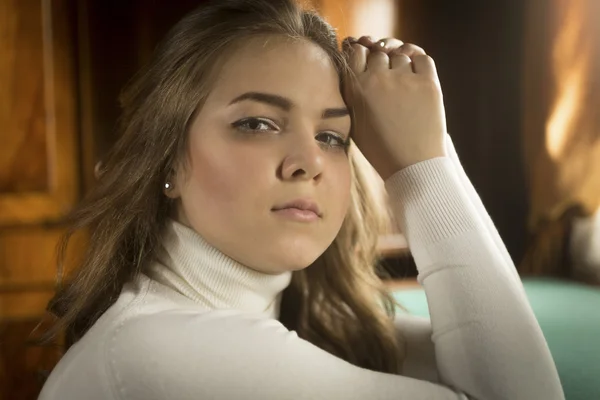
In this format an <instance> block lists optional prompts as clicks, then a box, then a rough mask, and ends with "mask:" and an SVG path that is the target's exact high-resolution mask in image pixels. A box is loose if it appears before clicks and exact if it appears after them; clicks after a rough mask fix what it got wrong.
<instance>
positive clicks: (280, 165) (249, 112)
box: [40, 0, 563, 400]
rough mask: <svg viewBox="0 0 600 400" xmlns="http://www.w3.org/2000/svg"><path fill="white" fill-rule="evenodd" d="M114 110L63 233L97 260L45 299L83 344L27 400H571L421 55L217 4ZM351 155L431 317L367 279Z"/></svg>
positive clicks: (291, 15) (315, 24)
mask: <svg viewBox="0 0 600 400" xmlns="http://www.w3.org/2000/svg"><path fill="white" fill-rule="evenodd" d="M122 105H123V117H122V137H121V139H120V141H119V142H118V143H117V144H116V146H115V148H114V149H113V151H112V153H111V154H110V157H109V158H108V160H107V162H106V164H105V166H104V167H103V171H102V174H101V177H100V180H99V183H98V187H97V188H96V189H95V190H94V192H93V193H92V194H91V196H90V197H89V199H88V200H87V202H86V203H85V204H84V205H82V207H81V208H80V209H79V210H78V211H77V212H76V213H75V215H74V219H73V226H74V229H75V230H76V229H81V228H89V229H90V230H91V232H92V237H91V245H90V249H89V252H88V254H87V257H86V259H85V261H84V262H83V265H82V266H81V268H80V269H79V271H78V273H77V275H76V276H75V277H74V278H73V280H72V281H71V285H70V286H68V287H66V288H65V289H64V290H63V291H62V292H61V293H59V295H58V296H57V298H56V299H55V300H54V301H53V302H52V304H51V309H53V310H54V311H55V312H56V313H57V314H58V315H59V316H60V317H61V320H60V324H59V325H57V329H59V328H60V327H65V328H66V329H67V332H68V334H69V336H70V337H71V338H73V341H74V342H75V343H74V344H73V345H72V346H71V347H70V349H69V350H68V352H67V353H66V354H65V356H64V357H63V359H62V360H61V361H60V363H59V364H58V366H57V367H56V368H55V370H54V371H53V373H52V374H51V376H50V378H49V379H48V381H47V382H46V385H45V387H44V389H43V391H42V394H41V397H40V398H41V399H44V400H45V399H79V398H85V399H144V400H149V399H204V398H210V399H242V398H243V399H412V400H414V399H466V398H473V399H508V398H510V399H527V400H531V399H544V400H551V399H562V398H563V394H562V390H561V387H560V383H559V380H558V376H557V373H556V370H555V367H554V364H553V361H552V358H551V356H550V353H549V351H548V348H547V346H546V343H545V340H544V338H543V336H542V333H541V331H540V329H539V327H538V325H537V323H536V320H535V318H534V316H533V314H532V312H531V309H530V307H529V305H528V303H527V300H526V297H525V295H524V292H523V289H522V287H521V285H520V282H519V278H518V275H517V274H516V272H515V269H514V266H513V264H512V263H511V261H510V258H509V257H508V255H507V253H506V250H505V248H504V247H503V245H502V243H501V241H500V239H499V237H498V234H497V232H496V230H495V229H494V227H493V225H492V223H491V221H490V219H489V217H488V216H487V214H486V213H485V211H484V209H483V207H482V205H481V203H480V201H479V199H478V197H477V195H476V193H475V191H474V190H473V187H472V186H471V184H470V183H469V181H468V180H467V178H466V176H465V174H464V172H463V170H462V168H461V167H460V164H459V163H458V160H457V158H456V155H455V153H454V150H453V148H452V146H451V143H450V141H449V140H448V139H447V137H446V135H445V130H446V128H445V116H444V110H443V104H442V96H441V90H440V87H439V83H438V79H437V75H436V71H435V67H434V64H433V61H432V60H431V59H430V58H429V57H428V56H427V55H425V53H424V52H423V50H422V49H420V48H419V47H417V46H414V45H403V44H402V43H401V42H400V41H398V40H394V39H389V40H384V41H381V42H378V43H373V42H372V41H370V40H369V39H368V38H361V39H360V41H358V42H357V41H354V40H348V41H347V42H346V46H345V50H344V52H340V51H339V50H338V47H337V41H336V37H335V34H334V31H333V30H332V29H331V27H329V26H328V25H327V24H326V23H325V22H323V21H322V20H321V19H320V18H319V17H318V16H317V15H315V14H313V13H310V12H306V11H303V10H301V9H299V8H298V7H297V6H296V5H295V3H294V1H293V0H278V1H271V0H251V1H250V0H246V1H240V0H238V1H219V2H216V1H215V2H213V3H212V4H209V5H207V6H203V7H201V8H199V9H198V10H197V11H195V12H192V13H191V14H190V15H188V16H187V17H185V18H184V19H183V20H182V21H180V22H179V23H178V24H177V25H176V26H175V27H174V28H173V29H172V31H171V32H170V33H169V34H168V35H167V38H166V39H165V40H164V42H163V43H162V44H161V45H160V46H159V48H158V49H157V51H156V54H155V56H154V59H153V61H152V62H151V64H150V65H149V66H148V68H147V69H146V70H145V72H144V73H143V74H141V75H139V76H138V77H137V79H136V80H134V82H133V83H132V84H131V86H130V87H129V88H128V89H127V90H126V91H125V92H124V94H123V97H122ZM350 115H352V116H353V121H352V123H351V118H350ZM351 128H352V139H353V142H354V143H351V141H350V132H351ZM355 145H356V146H358V148H359V149H360V150H361V151H362V152H363V153H364V155H365V156H366V157H367V159H368V160H369V161H370V162H371V164H372V165H373V166H374V167H375V168H376V170H377V172H378V173H379V174H380V175H381V176H382V177H383V178H384V179H385V180H386V188H387V191H388V193H389V196H390V201H391V203H392V205H393V208H394V213H395V216H396V218H397V220H398V221H399V223H400V225H401V228H402V230H403V232H405V233H406V235H407V238H408V240H409V243H410V246H411V250H412V252H413V254H414V257H415V260H416V262H417V265H418V268H419V272H420V275H419V279H420V282H421V283H422V284H423V286H424V287H425V290H426V292H427V296H428V300H429V307H430V310H431V315H432V318H431V322H429V320H424V319H417V318H414V317H410V316H394V303H393V301H392V298H391V297H390V295H389V294H387V293H386V292H385V290H384V289H383V287H382V285H381V282H380V281H379V280H378V279H377V277H376V275H375V273H374V265H375V258H376V257H375V256H376V254H375V244H376V239H377V234H378V230H379V227H380V219H379V218H378V217H377V215H378V214H379V213H378V211H377V210H375V209H374V208H373V202H372V193H370V192H369V190H368V187H367V186H366V183H365V181H364V178H363V176H362V174H361V172H362V171H361V170H360V168H357V165H356V163H355V157H356V153H355V152H356V150H355V147H354V146H355Z"/></svg>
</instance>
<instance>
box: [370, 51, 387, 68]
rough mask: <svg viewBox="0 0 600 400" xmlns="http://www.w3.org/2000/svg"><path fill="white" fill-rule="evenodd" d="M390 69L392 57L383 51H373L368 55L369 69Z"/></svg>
mask: <svg viewBox="0 0 600 400" xmlns="http://www.w3.org/2000/svg"><path fill="white" fill-rule="evenodd" d="M382 69H390V58H389V57H388V55H387V54H385V53H384V52H383V51H371V52H370V53H369V56H368V57H367V70H369V71H378V70H382Z"/></svg>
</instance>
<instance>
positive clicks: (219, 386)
mask: <svg viewBox="0 0 600 400" xmlns="http://www.w3.org/2000/svg"><path fill="white" fill-rule="evenodd" d="M107 339H108V340H107V342H106V349H105V350H106V353H107V354H106V356H107V357H106V360H107V362H108V363H109V365H108V369H109V371H110V373H111V376H112V378H113V382H114V384H115V386H116V387H117V389H118V391H119V392H120V393H121V394H122V395H123V397H124V398H144V399H155V398H156V399H162V398H173V396H174V394H175V393H177V395H176V397H177V398H180V399H187V398H190V399H192V398H198V397H200V398H202V397H203V396H209V397H210V396H214V395H215V394H224V392H223V390H225V388H226V387H228V386H230V385H231V383H232V382H233V381H235V382H236V385H237V386H238V387H244V386H250V387H252V386H253V385H255V384H256V380H257V378H259V377H260V375H258V374H256V373H255V372H256V371H257V370H260V369H262V370H263V371H266V370H277V369H280V368H283V367H284V365H281V364H280V363H281V361H282V360H283V359H284V357H283V353H284V352H289V351H293V350H294V349H297V350H298V351H301V350H300V349H302V348H303V347H305V346H304V344H305V345H306V346H309V347H310V346H312V345H310V344H309V343H307V342H304V341H302V340H301V339H299V338H298V337H297V335H296V333H295V332H290V331H289V330H287V329H286V328H285V327H284V326H283V325H282V324H281V323H280V322H278V321H276V320H271V319H266V318H264V317H261V316H253V315H247V314H243V313H240V312H237V311H198V310H172V311H166V312H161V313H156V314H152V315H144V316H138V317H135V318H132V319H130V320H128V321H125V322H124V323H122V324H121V325H120V326H118V327H117V328H116V329H115V331H114V332H113V334H112V335H111V337H109V338H107ZM290 344H291V345H290ZM263 379H264V377H263ZM231 389H232V388H228V389H227V390H231ZM229 394H231V393H229Z"/></svg>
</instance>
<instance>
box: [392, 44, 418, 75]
mask: <svg viewBox="0 0 600 400" xmlns="http://www.w3.org/2000/svg"><path fill="white" fill-rule="evenodd" d="M411 64H412V62H411V59H410V57H409V56H407V55H406V54H404V53H402V52H401V51H398V50H395V51H393V52H392V53H391V54H390V68H392V69H394V70H398V71H402V72H404V73H408V72H411V73H412V72H413V67H412V65H411Z"/></svg>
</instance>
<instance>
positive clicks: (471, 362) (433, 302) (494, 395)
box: [386, 157, 564, 400]
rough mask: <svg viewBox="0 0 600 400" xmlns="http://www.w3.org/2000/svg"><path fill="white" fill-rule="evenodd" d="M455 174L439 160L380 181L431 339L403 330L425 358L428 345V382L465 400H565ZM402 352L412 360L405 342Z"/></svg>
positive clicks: (475, 205)
mask: <svg viewBox="0 0 600 400" xmlns="http://www.w3.org/2000/svg"><path fill="white" fill-rule="evenodd" d="M461 171H462V168H460V170H458V171H457V169H456V166H455V165H454V164H453V161H452V159H450V158H448V157H444V158H437V159H433V160H428V161H425V162H421V163H418V164H415V165H412V166H410V167H408V168H406V169H404V170H402V171H399V172H397V173H396V174H394V175H393V176H392V177H390V178H389V179H388V180H387V181H386V189H387V191H388V193H389V195H390V200H391V204H392V207H393V209H394V214H395V216H396V219H397V220H398V222H399V224H400V228H401V230H402V232H404V234H405V235H406V237H407V240H408V243H409V246H410V249H411V252H412V254H413V256H414V259H415V262H416V265H417V269H418V271H419V276H418V280H419V282H420V283H421V284H422V285H423V287H424V289H425V293H426V296H427V301H428V305H429V312H430V316H431V329H430V330H428V329H427V324H426V322H425V323H421V324H420V328H419V327H418V326H419V325H415V323H414V321H412V322H410V323H408V324H404V326H409V327H410V329H409V334H410V335H412V336H413V339H412V341H413V342H415V341H421V342H423V343H421V347H422V348H423V349H427V343H426V341H425V339H424V338H423V336H424V335H427V336H429V335H430V340H431V342H433V350H434V351H433V352H431V353H432V354H433V355H432V358H435V364H436V365H437V368H436V371H435V375H436V376H432V377H431V378H432V380H433V379H436V380H437V379H439V381H440V382H442V383H444V384H445V385H448V386H452V387H454V388H456V389H458V390H460V391H462V392H464V393H466V394H468V395H469V397H471V398H475V399H486V400H493V399H511V400H518V399H523V400H526V399H548V400H550V399H552V400H553V399H563V398H564V395H563V392H562V388H561V385H560V381H559V378H558V373H557V371H556V367H555V365H554V362H553V360H552V357H551V355H550V352H549V349H548V347H547V344H546V341H545V339H544V336H543V334H542V332H541V329H540V328H539V325H538V324H537V321H536V319H535V316H534V315H533V312H532V310H531V308H530V306H529V304H528V301H527V297H526V296H525V293H524V291H523V288H522V285H521V284H520V281H519V279H518V275H517V274H516V271H514V266H513V265H512V262H511V261H510V257H508V254H507V253H506V249H505V248H504V246H503V245H501V240H500V238H499V236H498V235H497V232H496V231H495V229H493V224H492V223H491V220H489V217H488V216H487V214H486V213H485V210H484V208H483V206H482V205H481V202H480V200H479V199H478V197H477V195H476V193H475V190H474V189H473V188H472V185H470V183H468V180H467V179H466V176H464V177H462V178H461V176H460V175H461ZM462 174H463V175H464V172H462ZM415 327H417V328H416V329H415ZM419 329H420V331H421V332H422V334H418V330H419ZM413 334H414V335H413ZM407 344H408V346H409V349H408V351H409V354H410V351H411V350H410V346H411V340H410V339H409V340H408V341H407ZM418 373H421V375H422V374H423V371H417V374H418ZM429 375H432V374H431V372H429ZM424 378H426V377H424Z"/></svg>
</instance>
